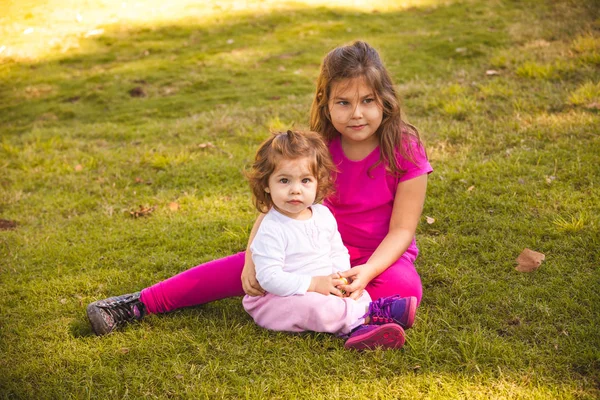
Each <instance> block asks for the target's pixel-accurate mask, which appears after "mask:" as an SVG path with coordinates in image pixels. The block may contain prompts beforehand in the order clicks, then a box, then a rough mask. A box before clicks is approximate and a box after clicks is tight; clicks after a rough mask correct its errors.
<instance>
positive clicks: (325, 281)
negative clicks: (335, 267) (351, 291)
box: [308, 273, 344, 297]
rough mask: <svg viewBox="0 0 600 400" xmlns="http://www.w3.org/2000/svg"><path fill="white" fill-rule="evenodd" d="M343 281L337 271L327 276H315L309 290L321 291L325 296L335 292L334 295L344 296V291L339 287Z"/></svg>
mask: <svg viewBox="0 0 600 400" xmlns="http://www.w3.org/2000/svg"><path fill="white" fill-rule="evenodd" d="M342 283H343V281H342V280H341V279H340V276H339V275H338V274H337V273H335V274H331V275H326V276H313V277H312V278H311V280H310V286H309V287H308V291H309V292H317V293H321V294H324V295H325V296H329V295H330V294H333V295H334V296H338V297H344V295H343V293H342V291H341V290H340V289H338V288H337V286H340V285H341V284H342Z"/></svg>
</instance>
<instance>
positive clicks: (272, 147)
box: [246, 131, 335, 213]
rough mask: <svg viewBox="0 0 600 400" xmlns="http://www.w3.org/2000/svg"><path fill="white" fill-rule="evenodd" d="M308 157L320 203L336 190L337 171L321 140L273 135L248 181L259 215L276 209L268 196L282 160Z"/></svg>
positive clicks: (313, 134)
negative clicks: (335, 178) (271, 178)
mask: <svg viewBox="0 0 600 400" xmlns="http://www.w3.org/2000/svg"><path fill="white" fill-rule="evenodd" d="M303 157H308V158H309V161H310V171H311V173H312V174H313V176H314V177H315V178H316V179H317V196H316V198H315V203H318V202H320V201H321V200H323V198H325V197H326V196H327V195H329V194H330V193H331V192H332V190H333V182H332V178H331V172H332V171H334V170H335V166H334V164H333V161H332V160H331V155H330V154H329V149H328V148H327V145H326V144H325V142H323V139H322V138H321V136H320V135H319V134H318V133H316V132H311V131H287V132H276V133H272V134H271V137H270V138H268V139H267V140H265V141H264V142H263V143H262V144H261V145H260V147H259V148H258V150H257V151H256V156H255V157H254V163H253V164H252V167H251V168H250V170H249V171H247V172H246V177H247V178H248V181H249V183H250V188H251V189H252V195H253V196H252V198H253V202H254V205H255V207H256V208H257V209H258V211H260V212H262V213H265V212H267V211H269V209H270V208H271V207H272V206H273V201H272V200H271V195H270V194H269V193H267V192H265V188H267V187H268V186H269V177H270V176H271V174H272V173H273V171H275V168H276V167H277V164H278V162H279V161H280V160H281V159H285V160H295V159H298V158H303Z"/></svg>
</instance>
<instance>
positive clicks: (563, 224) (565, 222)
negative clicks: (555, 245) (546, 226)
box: [552, 214, 587, 232]
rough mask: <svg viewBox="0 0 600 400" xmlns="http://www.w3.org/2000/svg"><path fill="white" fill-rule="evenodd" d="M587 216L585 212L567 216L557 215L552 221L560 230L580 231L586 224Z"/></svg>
mask: <svg viewBox="0 0 600 400" xmlns="http://www.w3.org/2000/svg"><path fill="white" fill-rule="evenodd" d="M586 221H587V218H586V216H585V215H584V214H579V215H570V216H567V217H566V218H565V217H562V216H560V215H559V216H557V217H556V218H554V220H553V221H552V223H553V224H554V226H555V227H556V229H557V230H558V232H579V231H581V230H582V229H584V228H585V226H586Z"/></svg>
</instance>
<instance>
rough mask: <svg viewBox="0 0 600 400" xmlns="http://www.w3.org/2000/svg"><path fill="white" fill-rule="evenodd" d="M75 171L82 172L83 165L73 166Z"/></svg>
mask: <svg viewBox="0 0 600 400" xmlns="http://www.w3.org/2000/svg"><path fill="white" fill-rule="evenodd" d="M75 171H77V172H79V171H83V165H81V164H77V165H76V166H75Z"/></svg>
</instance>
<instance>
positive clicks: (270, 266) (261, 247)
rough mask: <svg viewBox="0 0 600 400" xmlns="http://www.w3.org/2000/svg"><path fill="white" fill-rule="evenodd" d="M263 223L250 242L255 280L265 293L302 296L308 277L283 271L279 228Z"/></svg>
mask: <svg viewBox="0 0 600 400" xmlns="http://www.w3.org/2000/svg"><path fill="white" fill-rule="evenodd" d="M270 222H271V221H264V222H263V223H262V226H261V229H259V231H258V233H257V234H256V237H255V238H254V241H253V242H252V246H251V250H252V260H253V261H254V264H255V266H256V279H257V280H258V282H260V285H261V286H262V288H263V289H265V290H266V291H267V292H269V293H272V294H274V295H277V296H291V295H294V294H304V293H306V292H307V291H308V288H309V286H310V284H311V277H310V276H309V275H300V274H295V273H291V272H285V271H284V270H283V267H284V264H285V248H286V243H285V239H284V235H283V234H282V233H281V232H280V229H281V226H280V225H278V224H276V223H270Z"/></svg>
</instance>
